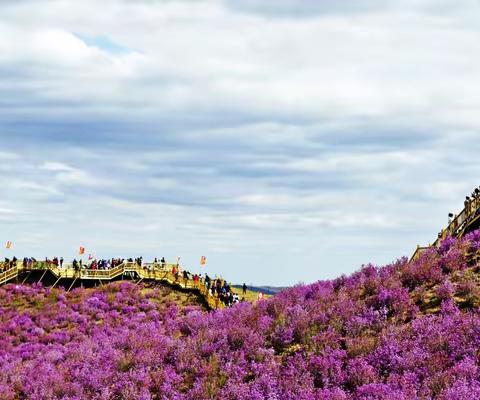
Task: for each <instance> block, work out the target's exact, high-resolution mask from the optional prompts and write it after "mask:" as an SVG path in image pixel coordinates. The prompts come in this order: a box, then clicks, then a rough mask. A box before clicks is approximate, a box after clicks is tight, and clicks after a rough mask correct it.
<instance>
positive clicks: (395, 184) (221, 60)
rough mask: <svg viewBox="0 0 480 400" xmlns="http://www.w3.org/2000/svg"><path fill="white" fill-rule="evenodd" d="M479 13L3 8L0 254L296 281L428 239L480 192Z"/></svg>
mask: <svg viewBox="0 0 480 400" xmlns="http://www.w3.org/2000/svg"><path fill="white" fill-rule="evenodd" d="M479 20H480V3H479V2H478V1H475V0H470V1H468V0H466V1H463V2H461V3H459V2H457V1H453V0H452V1H445V0H415V1H413V0H399V1H391V0H385V1H373V0H358V1H338V0H337V1H333V0H323V1H318V2H313V1H311V0H296V1H293V0H275V1H273V0H241V1H237V0H235V1H234V0H195V1H193V0H190V1H188V0H175V1H173V0H172V1H169V0H157V1H155V0H136V1H128V0H102V1H98V0H96V1H93V0H82V1H74V0H48V1H46V0H16V1H13V0H2V1H1V2H0V94H1V95H0V187H1V194H0V241H3V242H6V241H7V240H10V241H12V242H13V245H14V246H13V247H14V248H13V249H12V250H7V249H5V246H4V245H2V247H1V248H0V257H11V256H12V255H17V257H23V256H27V255H28V256H35V257H37V258H43V257H45V256H48V257H53V256H55V255H58V256H60V255H61V256H63V257H65V258H66V259H72V258H73V257H75V256H77V257H78V248H79V246H84V247H85V248H86V253H87V254H88V253H92V254H94V255H95V256H97V257H112V256H121V257H129V256H131V257H136V256H140V255H143V257H144V259H145V260H151V259H153V257H162V256H165V257H166V258H167V259H168V260H174V259H175V257H177V256H180V257H181V262H182V263H183V265H184V266H185V267H187V268H189V269H190V270H192V271H199V270H201V269H200V265H199V264H200V257H201V256H203V255H204V256H206V257H207V266H206V267H205V268H203V269H202V270H201V271H202V272H205V271H206V272H208V273H209V274H211V275H215V274H221V275H223V276H224V277H225V278H227V279H228V280H231V281H233V282H235V283H243V282H246V283H247V284H252V283H253V284H257V285H276V286H285V285H293V284H296V283H298V282H305V283H308V282H314V281H316V280H319V279H330V278H335V277H337V276H339V275H341V274H348V273H351V272H353V271H355V270H358V269H359V268H361V266H362V264H366V263H369V262H372V263H374V264H377V265H383V264H386V263H389V262H392V261H394V260H396V259H397V258H399V257H401V256H409V255H411V254H412V253H413V251H414V249H415V247H416V245H417V244H421V245H426V244H428V243H429V242H432V241H433V240H434V239H435V238H436V235H437V233H438V232H439V231H440V229H441V228H442V227H444V226H445V225H446V223H447V214H448V213H449V212H457V211H459V210H460V209H461V208H462V204H463V199H464V196H465V195H467V194H469V193H471V191H472V190H473V188H474V187H476V186H478V184H479V183H480V182H479V179H478V177H479V173H480V163H479V162H478V154H479V153H480V116H479V111H478V110H479V109H480V91H479V89H480V69H479V68H478V66H479V65H480V27H479V25H478V21H479Z"/></svg>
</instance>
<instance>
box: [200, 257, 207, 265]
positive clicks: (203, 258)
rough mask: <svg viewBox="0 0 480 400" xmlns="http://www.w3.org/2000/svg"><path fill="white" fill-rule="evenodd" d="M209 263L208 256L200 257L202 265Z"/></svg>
mask: <svg viewBox="0 0 480 400" xmlns="http://www.w3.org/2000/svg"><path fill="white" fill-rule="evenodd" d="M206 263H207V257H205V256H202V257H200V265H205V264H206Z"/></svg>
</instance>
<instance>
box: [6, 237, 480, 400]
mask: <svg viewBox="0 0 480 400" xmlns="http://www.w3.org/2000/svg"><path fill="white" fill-rule="evenodd" d="M479 243H480V235H479V234H478V233H475V234H471V235H469V236H468V237H467V238H465V239H463V240H456V239H451V238H448V239H447V241H446V242H445V243H442V245H441V246H440V248H439V249H438V250H436V249H431V250H429V251H427V252H425V253H424V254H423V255H422V256H421V257H420V259H419V260H417V261H415V262H413V263H408V262H407V260H406V259H400V260H398V261H396V262H395V263H393V264H391V265H388V266H386V267H383V268H379V267H376V266H373V265H370V264H369V265H367V266H364V267H363V268H362V269H361V270H360V271H358V272H357V273H355V274H353V275H351V276H349V277H346V276H343V277H341V278H338V279H336V280H334V281H329V282H317V283H314V284H312V285H306V286H305V285H298V286H295V287H292V288H289V289H286V290H284V291H283V292H281V293H279V294H278V295H276V296H275V297H273V298H271V299H268V300H265V301H262V302H258V303H257V304H255V305H252V304H249V303H240V304H238V305H236V306H234V307H232V308H229V309H224V310H221V311H214V312H206V311H204V310H202V309H201V308H200V307H199V306H184V307H180V306H178V305H176V304H175V303H173V302H171V301H170V300H168V296H167V294H166V292H164V291H161V290H158V289H156V290H151V291H145V290H143V288H142V287H141V286H135V285H133V284H131V283H125V282H122V283H115V284H110V285H106V286H104V287H102V288H97V289H76V290H74V291H72V292H70V293H66V292H65V291H64V290H63V289H49V288H44V287H42V286H40V285H32V286H24V285H7V286H5V287H1V288H0V371H1V373H0V400H13V399H22V398H23V399H57V398H58V399H70V400H73V399H142V400H146V399H162V400H167V399H172V400H173V399H175V400H187V399H196V400H206V399H229V400H230V399H232V400H236V399H238V400H240V399H241V400H244V399H248V400H250V399H258V400H264V399H271V400H277V399H278V400H284V399H287V400H290V399H291V400H297V399H300V400H309V399H325V400H376V399H378V400H380V399H405V400H407V399H408V400H410V399H417V398H419V399H431V398H438V399H441V400H462V399H470V398H477V397H479V396H480V383H479V382H480V369H479V355H478V349H479V348H480V314H479V313H478V312H477V310H476V309H475V308H472V307H471V305H472V304H476V303H475V301H476V300H475V299H476V296H477V293H478V286H477V283H476V280H475V276H474V275H472V272H471V271H472V270H471V269H468V265H467V259H466V256H465V252H464V249H470V250H471V249H472V248H477V247H478V248H479V249H480V246H479ZM457 295H458V296H464V297H465V296H466V297H468V299H469V303H468V304H467V306H466V305H465V303H462V304H460V305H461V306H462V310H460V309H459V307H458V304H457V303H456V301H457V300H456V299H457V297H456V296H457ZM418 296H420V297H421V296H423V297H427V296H432V298H435V299H438V301H439V302H441V304H440V305H439V307H437V308H436V309H435V310H436V311H435V312H434V313H433V314H432V313H431V312H429V310H424V311H423V312H422V311H420V310H421V308H419V307H418V306H417V304H416V302H417V301H418V300H419V299H418ZM420 300H421V299H420ZM460 300H462V298H461V297H460ZM460 300H458V301H460ZM428 304H429V303H425V302H424V304H423V308H422V309H425V308H426V307H428Z"/></svg>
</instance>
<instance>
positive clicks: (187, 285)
mask: <svg viewBox="0 0 480 400" xmlns="http://www.w3.org/2000/svg"><path fill="white" fill-rule="evenodd" d="M174 266H175V267H177V265H176V264H161V263H143V264H142V265H138V264H137V263H135V262H123V263H121V264H119V265H117V266H116V267H114V268H110V269H106V270H98V269H84V268H80V269H77V270H76V269H75V268H73V265H72V263H64V264H63V266H62V267H59V266H57V265H54V264H51V263H47V262H44V261H37V262H35V263H34V265H33V266H32V267H26V266H25V265H24V264H23V262H22V261H18V262H17V264H16V265H15V266H13V267H12V268H10V269H8V270H6V271H5V272H3V273H0V285H4V284H6V283H8V282H12V281H16V282H18V283H24V282H25V281H27V279H29V277H30V276H31V275H32V274H33V273H37V274H38V271H40V272H41V273H42V275H41V277H40V279H39V281H38V282H41V281H42V279H44V277H45V275H46V274H51V275H52V276H53V277H54V278H55V283H54V284H53V286H52V287H55V286H56V285H57V284H58V283H59V282H60V281H62V280H63V281H66V282H67V283H69V286H68V291H70V289H71V288H72V287H73V286H74V285H75V283H76V282H78V281H80V282H82V281H83V282H85V281H94V282H95V281H99V282H100V283H101V284H103V282H105V281H113V280H118V279H131V280H134V281H136V282H135V283H136V284H138V283H140V282H142V281H156V282H163V283H167V284H169V285H171V286H176V287H177V288H179V289H181V290H188V291H191V292H194V293H197V294H198V295H199V296H200V297H201V298H203V300H204V301H205V304H206V305H207V306H208V308H210V309H212V310H214V309H218V308H223V307H224V304H223V302H222V301H220V299H219V298H218V297H217V296H213V295H211V294H210V293H209V292H208V290H207V288H206V286H205V283H204V282H202V281H198V282H195V281H194V280H193V279H185V278H183V277H182V276H179V277H178V278H176V277H175V275H174V274H173V273H172V268H173V267H174Z"/></svg>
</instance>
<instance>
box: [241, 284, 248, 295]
mask: <svg viewBox="0 0 480 400" xmlns="http://www.w3.org/2000/svg"><path fill="white" fill-rule="evenodd" d="M242 290H243V294H244V295H245V294H247V285H246V284H245V283H244V284H243V287H242Z"/></svg>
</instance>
